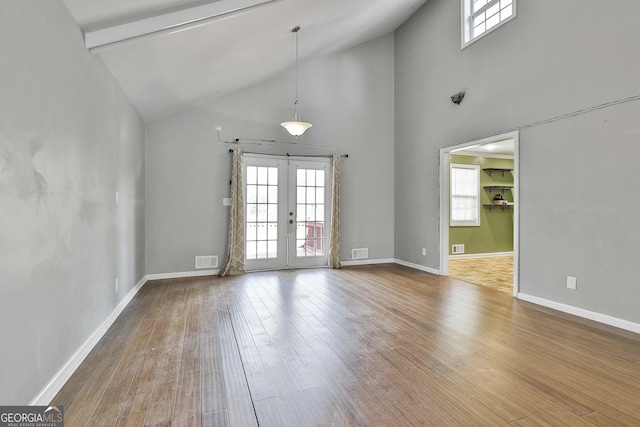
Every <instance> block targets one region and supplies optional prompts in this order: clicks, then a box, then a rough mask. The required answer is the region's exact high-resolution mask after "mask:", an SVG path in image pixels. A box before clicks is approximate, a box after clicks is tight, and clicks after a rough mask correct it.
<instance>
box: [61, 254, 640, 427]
mask: <svg viewBox="0 0 640 427" xmlns="http://www.w3.org/2000/svg"><path fill="white" fill-rule="evenodd" d="M52 404H56V405H64V406H65V411H66V417H65V421H66V424H65V425H66V426H67V427H72V426H106V425H108V426H114V425H117V426H258V425H259V426H418V425H419V426H423V425H426V426H429V425H433V426H480V425H482V426H521V427H522V426H624V425H626V426H637V425H640V337H639V336H638V335H636V334H632V333H629V332H625V331H620V330H617V329H615V328H611V327H607V326H603V325H600V324H596V323H593V322H590V321H586V320H584V319H578V318H574V317H572V316H569V315H566V314H562V313H557V312H554V311H551V310H548V309H544V308H540V307H536V306H534V305H532V304H529V303H526V302H522V301H518V300H515V299H513V298H512V297H511V296H509V295H507V294H505V293H503V292H498V291H495V290H492V289H487V288H483V287H480V286H475V285H472V284H469V283H467V282H463V281H459V280H455V279H452V278H447V277H437V276H433V275H430V274H427V273H423V272H420V271H417V270H413V269H410V268H407V267H403V266H399V265H379V266H361V267H349V268H343V269H342V270H329V269H319V270H297V271H278V272H264V273H252V274H247V275H244V276H237V277H230V278H229V277H225V278H217V277H212V278H195V279H178V280H162V281H155V282H149V283H147V284H146V285H145V286H144V287H143V289H141V291H140V292H139V294H138V295H137V296H136V298H135V299H134V300H133V301H132V302H131V303H130V304H129V306H128V307H127V308H126V309H125V311H124V312H123V313H122V315H121V316H120V317H119V318H118V319H117V320H116V322H115V323H114V325H113V326H112V327H111V328H110V329H109V331H108V332H107V334H106V335H105V336H104V338H103V339H102V340H101V341H100V342H99V343H98V345H97V346H96V347H95V348H94V350H93V351H92V352H91V353H90V354H89V356H88V357H87V359H86V360H85V361H84V362H83V363H82V365H81V366H80V367H79V369H78V370H77V371H76V373H75V374H74V375H73V376H72V377H71V379H70V380H69V381H68V382H67V384H66V385H65V386H64V387H63V389H62V390H61V391H60V393H59V394H58V395H57V396H56V398H55V399H54V400H53V402H52Z"/></svg>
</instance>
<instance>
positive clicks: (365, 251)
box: [351, 248, 369, 259]
mask: <svg viewBox="0 0 640 427" xmlns="http://www.w3.org/2000/svg"><path fill="white" fill-rule="evenodd" d="M367 258H369V248H358V249H351V259H367Z"/></svg>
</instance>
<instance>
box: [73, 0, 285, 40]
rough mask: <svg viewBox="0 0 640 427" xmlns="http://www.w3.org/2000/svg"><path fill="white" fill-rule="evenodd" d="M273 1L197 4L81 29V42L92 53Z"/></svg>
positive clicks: (256, 0)
mask: <svg viewBox="0 0 640 427" xmlns="http://www.w3.org/2000/svg"><path fill="white" fill-rule="evenodd" d="M272 1H275V0H219V1H216V2H213V3H207V4H203V5H199V6H194V7H188V8H183V9H178V10H173V11H171V12H166V13H161V14H156V15H153V16H149V17H148V18H142V19H138V20H135V21H130V22H125V23H123V24H118V25H113V26H109V27H104V28H99V29H96V30H89V31H85V32H84V42H85V46H86V47H87V48H88V49H91V51H92V52H94V51H95V49H96V48H100V47H104V46H110V45H113V44H114V43H119V42H122V41H127V40H131V39H135V38H138V37H143V36H147V35H150V34H155V33H158V32H161V31H166V30H172V31H176V30H178V29H180V31H182V30H185V29H188V28H190V27H193V26H195V25H202V24H203V21H208V20H210V19H212V18H215V17H219V16H221V15H226V14H229V13H233V12H238V11H242V10H245V9H249V8H252V7H256V6H260V5H263V4H265V3H271V2H272Z"/></svg>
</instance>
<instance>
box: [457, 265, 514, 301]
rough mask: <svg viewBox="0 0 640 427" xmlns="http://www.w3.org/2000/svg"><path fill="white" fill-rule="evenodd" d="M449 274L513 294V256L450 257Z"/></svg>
mask: <svg viewBox="0 0 640 427" xmlns="http://www.w3.org/2000/svg"><path fill="white" fill-rule="evenodd" d="M449 276H450V277H453V278H455V279H460V280H464V281H465V282H469V283H473V284H475V285H480V286H484V287H487V288H491V289H496V290H498V291H501V292H506V293H508V294H509V295H513V256H500V257H490V258H450V259H449Z"/></svg>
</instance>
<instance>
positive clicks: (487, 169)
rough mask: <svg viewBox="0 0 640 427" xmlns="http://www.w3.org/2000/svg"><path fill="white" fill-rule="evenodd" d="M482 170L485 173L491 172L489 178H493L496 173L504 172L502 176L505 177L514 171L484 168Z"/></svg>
mask: <svg viewBox="0 0 640 427" xmlns="http://www.w3.org/2000/svg"><path fill="white" fill-rule="evenodd" d="M482 170H483V171H485V172H489V176H493V173H494V172H502V176H505V174H506V173H507V172H513V169H503V168H484V169H482Z"/></svg>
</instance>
